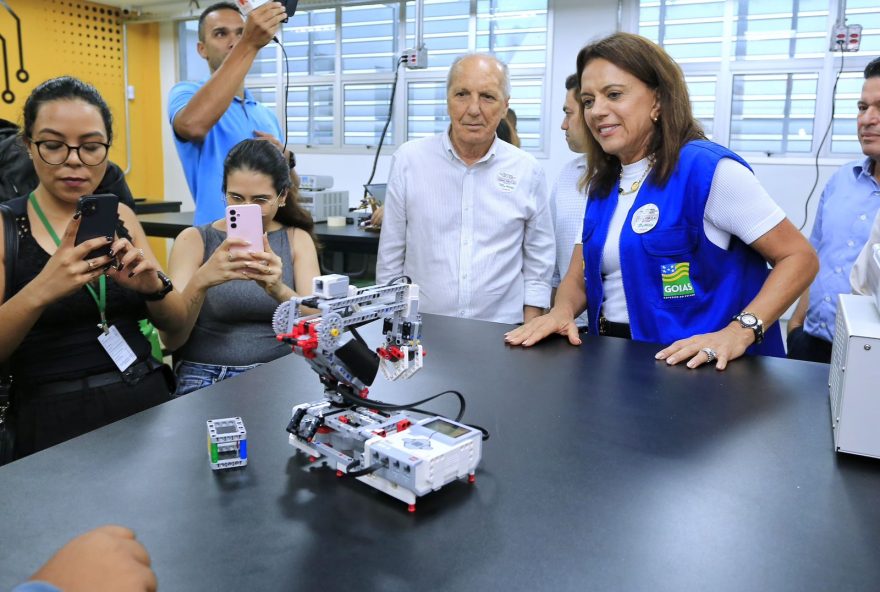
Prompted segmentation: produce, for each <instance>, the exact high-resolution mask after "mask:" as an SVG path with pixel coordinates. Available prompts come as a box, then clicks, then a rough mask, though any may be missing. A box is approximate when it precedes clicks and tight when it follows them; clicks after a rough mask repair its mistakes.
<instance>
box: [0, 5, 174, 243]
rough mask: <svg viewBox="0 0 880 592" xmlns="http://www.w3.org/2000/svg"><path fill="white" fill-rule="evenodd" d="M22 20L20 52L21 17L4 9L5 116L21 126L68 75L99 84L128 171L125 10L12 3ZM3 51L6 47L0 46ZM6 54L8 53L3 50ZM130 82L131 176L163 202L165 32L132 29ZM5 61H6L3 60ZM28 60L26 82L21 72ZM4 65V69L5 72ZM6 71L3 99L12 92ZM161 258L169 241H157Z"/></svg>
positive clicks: (116, 149)
mask: <svg viewBox="0 0 880 592" xmlns="http://www.w3.org/2000/svg"><path fill="white" fill-rule="evenodd" d="M6 1H7V3H8V4H9V6H10V7H11V8H12V9H13V10H14V11H15V12H16V14H17V15H18V17H19V19H20V20H21V33H22V45H23V49H22V51H21V52H19V48H18V38H17V33H16V25H15V19H14V18H13V17H12V16H11V15H10V14H9V13H8V12H7V11H6V10H5V9H4V8H3V7H2V5H0V34H2V35H3V36H4V37H5V38H6V56H5V57H6V60H5V61H6V64H7V65H8V69H9V90H10V91H11V92H12V93H13V94H14V100H13V101H12V102H11V103H8V102H6V101H5V100H3V95H2V94H0V117H2V118H4V119H9V120H11V121H14V122H16V123H19V124H20V123H21V110H22V107H23V105H24V101H25V100H26V99H27V96H28V94H29V93H30V91H31V90H32V89H33V88H34V87H35V86H36V85H37V84H39V83H41V82H43V81H45V80H47V79H49V78H52V77H55V76H61V75H64V74H69V75H71V76H76V77H77V78H81V79H83V80H85V81H87V82H90V83H91V84H93V85H94V86H95V87H96V88H97V89H98V90H99V91H100V93H101V95H102V96H103V97H104V100H106V101H107V103H108V104H109V105H110V110H111V111H112V113H113V121H114V125H113V147H112V148H111V150H110V159H111V160H112V161H113V162H115V163H116V164H118V165H119V166H121V167H122V168H123V169H127V168H129V162H128V158H127V157H126V150H125V143H126V130H125V127H126V125H125V123H126V122H125V101H126V98H125V83H124V76H123V74H124V64H123V43H122V41H123V31H122V21H121V19H120V11H119V9H117V8H113V7H109V6H103V5H101V4H96V3H92V2H83V1H82V0H6ZM0 49H2V48H0ZM0 53H2V51H0ZM128 56H129V57H128V68H129V71H128V77H129V85H131V86H132V87H133V88H134V100H132V101H129V113H130V119H131V138H132V142H131V144H132V152H131V163H130V167H131V170H130V172H129V174H128V175H127V176H126V180H127V181H128V185H129V187H131V191H132V193H133V194H134V196H135V197H146V198H148V199H150V200H158V201H162V200H163V199H164V178H163V175H164V173H163V165H162V134H161V129H162V128H161V126H162V125H163V123H164V122H163V121H162V114H161V101H162V100H163V97H161V96H160V83H159V28H158V25H156V24H138V25H129V26H128ZM0 57H3V56H2V55H0ZM22 57H23V63H24V69H25V70H26V71H27V73H28V76H29V78H28V80H27V82H21V81H20V80H19V79H18V78H17V76H16V74H17V72H18V70H19V69H20V68H19V63H20V59H21V58H22ZM2 65H3V64H2V62H0V67H2ZM4 80H5V78H4V77H3V76H2V72H0V93H2V92H3V91H4V90H6V84H5V83H4ZM151 243H152V245H153V249H154V250H156V251H157V255H159V257H160V260H161V259H162V258H163V257H164V250H165V249H164V241H151Z"/></svg>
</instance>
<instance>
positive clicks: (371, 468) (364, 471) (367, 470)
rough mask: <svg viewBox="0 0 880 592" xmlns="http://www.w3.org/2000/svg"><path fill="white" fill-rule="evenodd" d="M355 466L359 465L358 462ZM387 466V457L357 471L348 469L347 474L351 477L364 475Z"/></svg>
mask: <svg viewBox="0 0 880 592" xmlns="http://www.w3.org/2000/svg"><path fill="white" fill-rule="evenodd" d="M354 466H357V464H355V465H354ZM387 467H388V459H385V460H383V461H382V462H380V463H376V464H374V465H370V466H368V467H366V468H363V469H359V470H357V471H348V470H346V471H345V474H346V475H348V476H349V477H363V476H364V475H369V474H370V473H375V472H376V471H378V470H379V469H383V468H387Z"/></svg>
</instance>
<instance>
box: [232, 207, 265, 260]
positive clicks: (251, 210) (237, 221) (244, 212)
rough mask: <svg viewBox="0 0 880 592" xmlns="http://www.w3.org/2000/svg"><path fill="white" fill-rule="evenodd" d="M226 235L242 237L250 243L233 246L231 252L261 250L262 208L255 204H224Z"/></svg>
mask: <svg viewBox="0 0 880 592" xmlns="http://www.w3.org/2000/svg"><path fill="white" fill-rule="evenodd" d="M226 236H228V237H230V238H233V237H234V238H243V239H244V240H246V241H249V242H250V243H251V244H250V246H248V247H235V248H232V249H230V251H232V252H236V251H237V252H240V253H247V252H248V251H258V252H262V251H263V210H262V208H260V206H258V205H257V204H244V205H240V206H226Z"/></svg>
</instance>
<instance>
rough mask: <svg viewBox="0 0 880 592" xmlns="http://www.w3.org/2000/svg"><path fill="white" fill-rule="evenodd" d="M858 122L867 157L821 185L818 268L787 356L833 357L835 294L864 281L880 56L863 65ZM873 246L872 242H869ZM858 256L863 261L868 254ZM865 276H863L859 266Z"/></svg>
mask: <svg viewBox="0 0 880 592" xmlns="http://www.w3.org/2000/svg"><path fill="white" fill-rule="evenodd" d="M857 108H858V117H857V119H856V125H857V130H858V136H859V143H860V144H861V146H862V152H863V153H864V155H865V158H863V159H860V160H856V161H853V162H850V163H848V164H845V165H843V166H842V167H841V168H840V169H839V170H838V171H837V172H836V173H834V175H833V176H832V177H831V179H829V180H828V183H827V184H826V185H825V189H824V190H823V191H822V199H821V200H819V207H818V209H817V210H816V221H815V222H814V223H813V231H812V233H811V234H810V242H811V243H813V247H814V248H815V249H816V252H817V253H818V254H819V274H818V275H817V276H816V279H815V281H814V282H813V284H812V285H811V286H810V288H809V289H807V290H806V291H805V292H804V293H803V294H802V295H801V298H800V302H798V305H797V308H796V309H795V311H794V313H793V314H792V315H791V320H790V321H789V322H788V339H787V341H788V357H789V358H795V359H798V360H808V361H812V362H824V363H826V364H827V363H829V362H831V342H832V340H833V339H834V324H835V323H834V321H835V315H836V313H837V295H838V294H848V293H849V292H850V281H849V280H850V270H852V274H853V285H856V286H857V285H860V284H861V283H863V282H864V276H865V268H866V267H867V266H866V265H864V264H863V265H861V266H860V265H859V264H858V263H856V267H855V268H854V267H853V264H854V263H855V262H856V258H857V257H858V256H859V251H860V250H861V248H862V247H863V246H864V245H865V243H866V241H867V242H870V241H868V235H869V233H870V231H871V223H872V221H873V220H874V218H875V216H876V215H877V212H878V211H880V183H878V181H880V169H878V168H877V160H878V158H880V58H877V59H875V60H874V61H872V62H871V63H869V64H868V66H867V67H866V68H865V82H864V84H863V85H862V95H861V97H860V98H859V102H858V103H857ZM869 250H870V245H869ZM866 257H867V255H866V256H865V257H860V258H859V261H861V260H862V259H863V258H865V263H866V262H867V259H866ZM856 268H861V277H862V279H861V280H859V279H858V278H857V276H859V273H860V272H859V270H858V269H856Z"/></svg>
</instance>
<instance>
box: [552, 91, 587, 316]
mask: <svg viewBox="0 0 880 592" xmlns="http://www.w3.org/2000/svg"><path fill="white" fill-rule="evenodd" d="M580 91H581V81H580V80H579V79H578V75H577V74H571V75H569V76H568V77H567V78H566V79H565V103H564V104H563V105H562V112H563V117H562V125H561V126H560V127H561V129H562V131H564V132H565V141H566V143H568V148H569V150H571V151H572V152H574V153H575V154H577V155H578V156H577V157H576V158H573V159H572V160H570V161H568V162H567V163H566V164H565V165H563V167H562V170H561V171H559V176H558V177H556V181H555V182H554V183H553V189H552V190H551V191H550V212H551V214H552V216H553V232H554V234H555V235H556V266H555V267H554V269H553V279H552V280H551V281H550V285H551V286H552V287H553V298H552V299H553V300H555V299H556V289H557V288H558V287H559V284H560V282H562V278H564V277H565V274H566V273H567V272H568V264H569V262H570V261H571V253H572V251H573V250H574V245H575V244H576V243H579V242H580V241H581V235H580V231H581V226H582V225H583V223H584V210H585V209H586V206H587V192H586V191H584V190H582V189H581V188H580V187H579V185H580V180H581V177H583V176H584V173H585V172H586V168H587V157H586V156H584V152H586V151H587V134H588V133H589V132H588V131H587V125H586V123H585V122H584V116H583V109H582V108H581V102H580ZM575 322H576V324H577V326H578V328H579V329H585V328H586V326H587V314H586V313H583V314H581V315H580V316H579V317H578V318H576V319H575Z"/></svg>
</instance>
